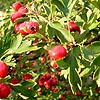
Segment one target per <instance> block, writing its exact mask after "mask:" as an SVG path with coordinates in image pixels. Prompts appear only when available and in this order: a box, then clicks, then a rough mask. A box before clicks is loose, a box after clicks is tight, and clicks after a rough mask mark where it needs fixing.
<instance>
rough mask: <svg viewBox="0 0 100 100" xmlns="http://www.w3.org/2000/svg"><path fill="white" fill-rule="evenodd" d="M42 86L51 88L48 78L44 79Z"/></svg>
mask: <svg viewBox="0 0 100 100" xmlns="http://www.w3.org/2000/svg"><path fill="white" fill-rule="evenodd" d="M44 86H45V88H46V89H50V88H51V84H50V80H47V81H45V82H44Z"/></svg>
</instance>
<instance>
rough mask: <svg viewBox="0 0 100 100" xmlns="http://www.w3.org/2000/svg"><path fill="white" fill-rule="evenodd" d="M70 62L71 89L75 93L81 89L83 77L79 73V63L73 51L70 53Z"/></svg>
mask: <svg viewBox="0 0 100 100" xmlns="http://www.w3.org/2000/svg"><path fill="white" fill-rule="evenodd" d="M68 61H69V64H70V69H69V77H68V79H69V83H70V86H71V90H72V92H73V93H75V91H77V89H79V90H81V87H82V82H81V78H80V76H79V74H78V67H79V66H78V63H77V60H76V57H75V56H74V54H73V52H71V53H70V55H69V60H68Z"/></svg>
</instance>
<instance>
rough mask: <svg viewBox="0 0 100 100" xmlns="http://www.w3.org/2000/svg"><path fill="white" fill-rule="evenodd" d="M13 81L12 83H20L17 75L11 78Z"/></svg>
mask: <svg viewBox="0 0 100 100" xmlns="http://www.w3.org/2000/svg"><path fill="white" fill-rule="evenodd" d="M11 83H12V84H18V83H20V81H19V80H18V79H17V78H16V77H14V78H13V79H12V80H11Z"/></svg>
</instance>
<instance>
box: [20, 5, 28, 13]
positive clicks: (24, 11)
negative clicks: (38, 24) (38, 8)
mask: <svg viewBox="0 0 100 100" xmlns="http://www.w3.org/2000/svg"><path fill="white" fill-rule="evenodd" d="M18 12H19V13H22V14H25V13H28V10H27V8H24V7H21V8H19V9H18Z"/></svg>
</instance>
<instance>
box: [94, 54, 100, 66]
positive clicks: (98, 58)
mask: <svg viewBox="0 0 100 100" xmlns="http://www.w3.org/2000/svg"><path fill="white" fill-rule="evenodd" d="M99 61H100V55H99V56H97V57H96V58H95V59H94V61H93V64H94V65H96V66H99V67H100V62H99Z"/></svg>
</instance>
